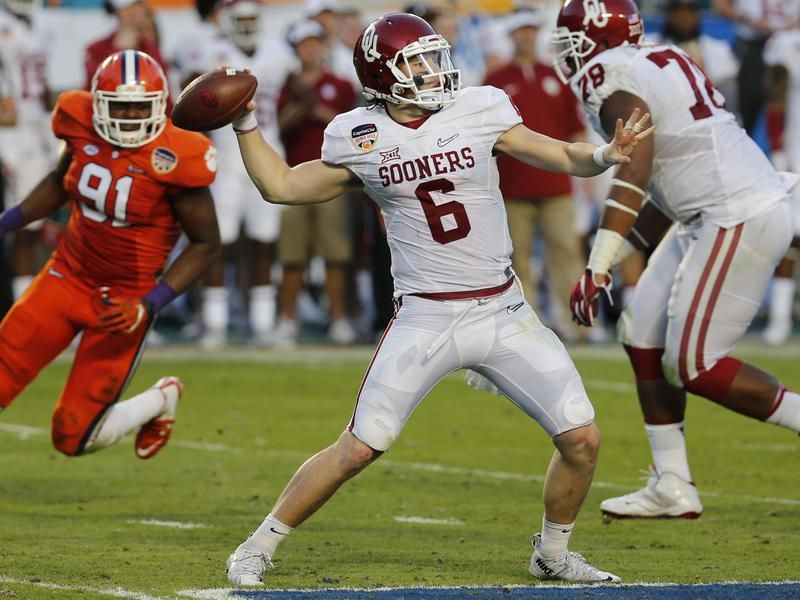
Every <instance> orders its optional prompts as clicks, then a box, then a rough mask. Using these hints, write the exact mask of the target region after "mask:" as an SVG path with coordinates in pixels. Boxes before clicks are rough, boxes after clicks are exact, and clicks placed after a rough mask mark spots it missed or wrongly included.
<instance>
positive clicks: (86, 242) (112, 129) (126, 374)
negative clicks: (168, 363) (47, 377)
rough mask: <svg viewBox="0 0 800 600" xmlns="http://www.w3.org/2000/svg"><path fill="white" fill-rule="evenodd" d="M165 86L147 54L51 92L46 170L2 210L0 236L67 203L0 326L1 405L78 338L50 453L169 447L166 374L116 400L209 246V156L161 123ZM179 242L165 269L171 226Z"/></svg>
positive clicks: (205, 148)
mask: <svg viewBox="0 0 800 600" xmlns="http://www.w3.org/2000/svg"><path fill="white" fill-rule="evenodd" d="M167 94H168V91H167V84H166V80H165V78H164V74H163V72H162V71H161V68H160V67H159V66H158V64H157V63H156V62H155V61H154V60H153V59H152V58H151V57H149V56H148V55H147V54H144V53H143V52H138V51H135V50H123V51H121V52H117V53H116V54H113V55H111V56H110V57H108V58H107V59H106V60H105V62H103V64H102V65H101V66H100V67H99V68H98V70H97V72H96V73H95V75H94V78H93V80H92V91H91V93H89V92H84V91H70V92H65V93H64V94H62V95H61V96H60V97H59V99H58V102H57V104H56V107H55V110H54V112H53V118H52V126H53V132H54V133H55V135H56V137H58V138H60V139H62V140H63V141H64V142H65V144H64V150H63V151H62V152H61V156H60V158H59V161H58V164H57V165H56V167H55V168H54V169H53V170H52V171H51V172H50V173H48V174H47V175H46V176H45V177H44V179H42V181H41V182H40V183H39V184H38V185H37V186H36V188H35V189H34V190H33V191H32V192H31V193H30V194H29V195H28V196H27V197H26V198H25V199H24V200H23V202H22V203H21V204H19V205H17V206H16V207H14V208H11V209H10V210H8V211H6V212H5V213H3V214H2V215H0V238H2V236H3V234H4V233H7V232H9V231H14V230H16V229H19V228H20V227H24V226H25V224H26V223H29V222H31V221H34V220H36V219H41V218H43V217H45V216H47V215H48V214H50V213H51V212H53V211H54V210H55V209H57V208H58V207H59V206H61V205H63V204H65V203H66V202H70V204H71V208H72V211H71V216H70V219H69V223H68V225H67V229H66V232H65V234H64V236H63V237H62V239H61V240H60V242H59V244H58V247H57V248H56V250H55V252H54V253H53V255H52V256H51V257H50V260H49V261H48V262H47V264H46V265H45V266H44V268H43V269H42V271H41V272H40V273H39V274H38V276H37V277H36V279H35V280H34V282H33V283H32V284H31V286H30V287H29V288H28V290H27V291H26V292H25V294H24V295H23V296H22V297H21V298H20V299H19V301H18V302H17V303H16V304H15V305H14V307H13V308H12V309H11V311H10V312H9V313H8V315H6V317H5V319H4V320H3V321H2V323H0V410H1V409H3V408H5V407H7V406H8V405H9V404H11V402H12V401H13V400H14V398H15V397H16V396H17V395H18V394H19V393H20V392H21V391H22V390H23V389H24V388H25V386H26V385H27V384H28V383H29V382H30V381H32V380H33V379H34V377H36V375H37V374H38V373H39V371H40V370H41V369H42V368H43V367H44V366H45V365H47V364H48V363H50V361H52V360H53V359H54V358H55V357H56V356H58V354H60V353H61V351H62V350H64V349H65V348H66V347H67V346H68V345H69V344H70V342H71V341H72V340H73V338H74V337H75V336H76V335H77V334H78V333H80V332H83V336H82V339H81V341H80V344H79V346H78V349H77V351H76V353H75V360H74V362H73V366H72V371H71V373H70V376H69V378H68V380H67V383H66V385H65V387H64V390H63V391H62V393H61V397H60V398H59V400H58V404H57V406H56V409H55V412H54V413H53V419H52V439H53V445H54V446H55V447H56V449H57V450H59V451H60V452H62V453H64V454H66V455H68V456H77V455H79V454H83V453H85V452H91V451H95V450H99V449H101V448H105V447H107V446H110V445H111V444H113V443H115V442H116V441H118V440H119V439H121V438H122V437H123V436H124V435H125V434H127V433H128V432H130V431H133V430H136V429H138V434H137V436H136V444H135V450H136V454H137V456H139V458H150V457H151V456H153V455H155V454H156V453H157V452H158V451H159V450H160V449H161V448H162V447H163V446H164V444H165V443H166V442H167V439H168V438H169V435H170V433H171V431H172V426H173V422H174V416H175V409H176V405H177V402H178V399H179V398H180V395H181V392H182V387H183V386H182V383H181V381H180V380H179V379H178V378H176V377H165V378H162V379H160V380H159V381H157V382H156V383H155V384H154V385H153V387H151V388H150V389H148V390H146V391H144V392H143V393H141V394H139V395H137V396H134V397H133V398H130V399H128V400H125V401H123V402H117V400H118V399H119V398H120V395H121V394H122V392H123V390H124V389H125V387H126V385H127V384H128V382H129V381H130V379H131V377H132V375H133V373H134V370H135V368H136V365H137V362H138V358H139V355H140V352H141V350H142V347H143V344H144V339H145V336H146V335H147V332H148V330H149V328H150V325H151V324H152V323H153V320H154V318H155V315H156V314H157V313H158V311H159V310H161V309H162V308H163V307H164V306H165V305H166V304H167V303H169V302H170V301H171V300H172V299H173V298H174V297H175V296H176V295H177V294H180V293H181V292H183V291H184V290H185V289H186V288H187V287H188V286H189V285H190V284H191V283H192V282H194V281H195V280H196V279H197V278H198V277H200V275H201V274H202V273H203V272H204V271H205V270H206V268H207V267H208V265H209V264H210V263H211V262H212V261H213V260H214V259H215V258H216V256H217V254H218V252H219V247H220V244H219V230H218V227H217V220H216V214H215V212H214V204H213V201H212V198H211V193H210V192H209V189H208V186H209V184H210V183H211V182H212V181H213V180H214V174H215V171H216V151H215V149H214V147H213V146H212V144H211V143H210V142H209V141H208V139H207V138H206V137H204V136H203V135H201V134H198V133H191V132H188V131H184V130H181V129H178V128H176V127H175V126H173V125H172V123H171V122H170V121H169V119H168V118H167V117H166V101H167ZM181 230H183V232H184V233H185V234H186V236H187V237H188V239H189V245H188V246H187V247H186V249H185V250H184V251H183V252H182V253H181V255H180V256H179V257H178V258H177V259H176V260H175V261H174V262H173V263H172V264H171V266H170V267H169V268H168V269H167V270H166V272H164V273H163V275H162V271H163V269H164V266H165V263H166V260H167V257H168V255H169V253H170V251H171V250H172V248H173V246H174V245H175V242H176V240H177V239H178V236H179V234H180V231H181Z"/></svg>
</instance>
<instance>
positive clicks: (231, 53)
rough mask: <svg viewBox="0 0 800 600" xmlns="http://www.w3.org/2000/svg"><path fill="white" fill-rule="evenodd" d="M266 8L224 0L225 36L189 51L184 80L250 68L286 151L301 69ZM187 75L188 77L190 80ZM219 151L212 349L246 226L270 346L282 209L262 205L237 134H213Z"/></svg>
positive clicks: (208, 300)
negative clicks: (282, 100) (289, 96)
mask: <svg viewBox="0 0 800 600" xmlns="http://www.w3.org/2000/svg"><path fill="white" fill-rule="evenodd" d="M264 10H265V9H264V6H263V5H262V4H261V2H260V1H258V0H224V1H223V2H222V3H221V4H220V6H219V8H218V10H217V23H218V25H219V31H218V33H217V35H216V36H214V37H212V38H211V39H207V38H206V39H202V40H198V42H199V44H198V46H197V47H195V49H194V50H193V51H192V52H184V53H183V54H184V61H183V62H184V64H183V69H184V71H185V75H187V76H188V75H191V74H199V73H202V72H205V71H209V70H211V69H214V68H216V67H219V66H221V65H224V64H230V65H236V66H237V67H239V68H247V69H249V70H250V71H251V72H252V73H253V74H254V75H255V76H256V77H257V78H258V81H259V85H258V90H257V91H256V97H255V102H256V112H257V113H258V122H259V127H260V129H261V132H262V134H263V135H264V136H265V137H266V139H267V140H268V141H269V143H270V145H271V146H272V147H273V148H275V149H276V150H278V151H279V152H281V153H282V152H283V148H282V146H281V144H280V139H279V131H278V116H277V106H278V97H279V95H280V91H281V88H282V87H283V84H284V82H285V81H286V77H287V75H288V74H289V71H290V69H291V68H292V66H293V64H294V62H293V61H294V58H293V57H292V56H291V55H290V54H289V48H288V46H287V44H286V43H284V42H282V41H279V40H277V39H275V38H273V37H270V36H268V35H267V34H266V32H265V31H264V30H263V18H264V14H263V11H264ZM187 78H188V77H187ZM213 138H214V144H215V145H216V146H217V148H218V149H219V171H218V173H217V179H216V181H215V182H214V183H213V184H212V186H211V187H212V192H213V195H214V203H215V204H216V209H217V218H218V219H219V229H220V236H221V239H222V244H223V248H224V249H225V250H224V252H223V257H222V258H221V259H220V260H219V261H218V262H217V264H216V265H215V266H214V267H213V268H212V269H211V271H210V272H209V275H208V278H207V285H206V288H205V290H204V292H203V309H202V314H203V326H204V330H205V332H204V335H203V337H202V338H201V344H202V345H203V346H204V347H205V348H207V349H213V348H219V347H221V346H224V345H225V343H226V341H227V330H228V306H229V303H228V298H227V290H226V289H225V287H224V283H225V282H224V265H225V260H226V258H228V259H229V258H230V257H231V253H232V246H233V244H234V242H236V240H237V239H238V238H239V233H240V231H241V230H242V229H243V230H244V235H245V237H246V239H247V240H248V244H249V250H248V254H249V259H250V266H251V272H250V277H249V282H250V286H249V289H250V297H249V311H248V312H249V321H250V328H251V331H252V333H253V339H254V340H255V341H256V342H257V343H265V340H267V339H268V338H269V334H270V332H271V331H272V329H273V326H274V323H275V316H276V312H277V306H276V291H275V287H274V286H273V285H272V283H271V277H270V271H271V269H272V261H273V258H274V254H275V243H276V241H277V239H278V233H279V232H280V221H281V218H280V207H278V206H275V205H272V204H268V203H266V202H264V201H262V200H261V197H260V196H259V194H258V191H257V190H255V189H254V188H253V186H252V184H251V182H250V178H249V177H248V176H247V172H246V171H245V169H244V166H243V165H242V161H241V159H240V158H239V155H238V154H239V153H238V151H237V149H236V140H235V136H233V135H231V132H230V131H227V130H226V131H219V132H215V133H214V134H213Z"/></svg>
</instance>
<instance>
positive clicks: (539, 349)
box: [228, 13, 652, 585]
mask: <svg viewBox="0 0 800 600" xmlns="http://www.w3.org/2000/svg"><path fill="white" fill-rule="evenodd" d="M353 61H354V64H355V66H356V71H357V72H358V74H359V78H360V80H361V83H362V85H363V86H364V95H365V97H366V99H367V101H368V102H369V103H370V104H372V106H371V107H370V108H357V109H355V110H352V111H350V112H348V113H344V114H342V115H339V116H337V117H336V118H335V119H334V120H333V121H331V123H330V124H329V125H328V127H327V129H326V132H325V141H324V144H323V147H322V159H321V160H316V161H312V162H307V163H302V164H300V165H298V166H296V167H294V168H291V169H290V168H289V167H288V166H287V165H286V164H285V163H284V162H283V161H282V160H281V158H280V156H279V155H278V154H277V153H276V152H275V151H274V150H273V149H272V148H271V147H270V146H269V145H268V144H267V143H266V142H265V140H264V138H263V137H262V136H261V135H259V134H258V124H257V120H256V118H255V115H253V114H252V113H249V114H246V115H244V116H243V117H241V118H240V119H238V120H237V121H234V124H233V126H234V129H235V130H236V132H237V134H238V139H239V146H240V150H241V153H242V157H243V160H244V162H245V165H246V167H247V170H248V172H249V173H250V176H251V177H252V178H253V182H254V183H255V184H256V186H257V187H258V189H259V190H260V192H261V194H262V196H263V197H264V199H265V200H267V201H269V202H276V203H282V204H305V203H316V202H325V201H328V200H331V199H333V198H335V197H337V196H339V195H341V194H342V193H344V192H345V191H347V190H348V189H349V188H351V187H363V189H364V190H366V191H367V193H368V194H369V195H370V196H371V197H372V198H373V199H374V200H375V202H376V203H377V204H378V205H379V206H380V208H381V211H382V213H383V217H384V220H385V222H386V234H387V238H388V241H389V246H390V248H391V254H392V274H393V275H394V281H395V301H396V307H397V310H396V315H395V318H394V319H393V320H392V322H391V323H390V325H389V326H388V328H387V329H386V332H385V333H384V336H383V338H382V339H381V342H380V344H379V345H378V349H377V350H376V353H375V356H374V357H373V359H372V362H371V364H370V366H369V368H368V370H367V373H366V375H365V377H364V380H363V383H362V385H361V389H360V391H359V393H358V397H357V401H356V407H355V410H354V412H353V415H352V418H351V419H350V422H349V424H348V426H347V428H346V430H345V431H344V432H343V433H342V435H341V436H340V437H339V439H338V440H337V441H336V442H335V443H334V444H333V445H332V446H330V447H328V448H327V449H325V450H323V451H321V452H320V453H318V454H316V455H315V456H314V457H312V458H311V459H309V460H308V461H307V462H306V463H305V464H304V465H303V466H302V467H300V469H299V470H298V471H297V473H296V474H295V475H294V477H293V478H292V480H291V481H290V482H289V484H288V485H287V486H286V488H285V489H284V491H283V493H282V494H281V496H280V497H279V498H278V500H277V503H276V504H275V506H274V508H273V509H272V512H271V513H270V514H269V515H268V516H267V518H266V519H265V520H264V522H263V523H262V524H261V525H260V526H259V528H258V529H257V531H255V532H254V533H253V535H252V536H250V538H249V539H248V540H246V541H245V542H244V543H242V544H241V545H240V546H239V547H238V548H237V549H236V551H235V552H234V553H233V554H232V555H231V556H230V558H229V560H228V578H229V580H230V581H231V582H232V583H234V584H236V585H261V583H262V578H263V574H264V571H265V569H266V568H267V567H268V566H270V564H271V558H272V556H273V553H274V551H275V548H276V547H277V545H278V544H279V543H280V541H281V540H283V539H284V538H285V537H286V535H288V534H289V532H291V531H292V529H293V528H294V527H296V526H298V525H299V524H300V523H302V522H303V521H305V520H306V519H307V518H308V517H310V516H311V515H312V514H313V513H314V512H315V511H316V510H317V509H318V508H319V507H320V506H322V505H323V504H324V503H325V502H326V501H327V500H328V499H329V498H330V497H331V496H332V495H333V494H334V492H335V491H336V490H337V489H338V488H339V486H340V485H342V484H343V483H344V482H345V481H346V480H348V479H350V478H351V477H353V476H355V475H356V474H357V473H358V472H360V471H361V470H362V469H363V468H364V467H366V466H367V465H369V464H370V463H371V462H372V461H374V460H376V459H377V458H378V457H379V456H380V455H381V454H383V453H384V452H385V451H386V450H388V449H389V447H390V446H391V445H392V443H393V442H394V441H395V440H396V439H397V437H398V435H399V434H400V432H401V430H402V429H403V426H404V425H405V423H406V421H407V420H408V418H409V417H410V416H411V413H412V412H413V411H414V409H415V408H416V407H417V406H418V405H419V403H420V402H421V401H422V399H423V398H424V397H425V395H426V394H427V393H428V392H429V391H430V390H431V389H432V388H433V386H434V385H436V383H437V382H438V381H440V380H441V379H442V378H443V377H445V376H446V375H447V374H448V373H450V372H452V371H455V370H457V369H461V368H470V369H474V370H475V371H478V372H479V373H480V374H482V375H483V376H484V377H486V378H488V379H489V380H491V382H492V383H494V384H495V385H496V386H497V387H498V388H499V389H500V390H502V391H503V392H504V393H505V394H506V395H507V396H508V397H509V398H510V399H511V400H512V402H514V403H515V404H516V405H517V406H519V407H520V408H521V409H522V410H523V411H524V412H525V413H526V414H527V415H528V416H530V417H531V418H533V419H535V420H536V421H537V422H538V423H539V424H540V425H541V426H542V427H543V428H544V429H545V430H546V431H547V432H548V433H549V434H550V436H551V437H552V439H553V443H554V444H555V447H556V452H555V455H554V457H553V460H552V462H551V463H550V468H549V470H548V473H547V477H546V483H545V490H544V503H545V510H544V522H543V531H542V533H541V535H536V536H534V552H533V556H532V558H531V563H530V572H531V573H532V574H533V575H535V576H536V577H539V578H542V579H565V580H570V581H587V582H600V581H618V580H619V578H617V577H616V576H614V575H612V574H610V573H606V572H603V571H599V570H598V569H596V568H594V567H592V566H591V565H589V564H588V563H586V562H585V561H584V560H583V559H582V557H580V555H578V554H576V553H574V552H569V551H568V550H567V541H568V539H569V536H570V533H571V532H572V529H573V525H574V522H575V518H576V516H577V513H578V510H579V508H580V505H581V503H582V501H583V498H584V497H585V494H586V492H587V491H588V489H589V485H590V482H591V479H592V473H593V471H594V465H595V461H596V458H597V450H598V444H599V441H600V437H599V430H598V429H597V426H596V425H595V424H594V409H593V408H592V404H591V402H590V401H589V398H588V397H587V395H586V391H585V390H584V387H583V384H582V382H581V378H580V376H579V375H578V372H577V371H576V370H575V366H574V365H573V363H572V361H571V359H570V357H569V355H568V354H567V352H566V350H565V349H564V346H563V345H562V344H561V342H560V341H559V340H558V338H557V337H556V336H555V334H554V333H553V332H552V331H550V330H549V329H547V328H546V327H544V326H543V325H542V324H541V322H540V321H539V319H538V317H537V316H536V314H535V313H534V312H533V310H532V309H531V307H530V306H529V305H528V304H527V303H526V302H525V299H524V297H523V295H522V293H521V291H520V289H519V286H518V285H515V278H514V274H513V272H512V271H511V269H510V265H511V260H510V255H511V242H510V238H509V233H508V226H507V223H506V213H505V209H504V206H503V198H502V197H501V195H500V191H499V187H498V174H497V166H496V161H495V154H496V153H498V152H505V153H507V154H510V155H512V156H514V157H516V158H518V159H520V160H522V161H524V162H526V163H528V164H531V165H534V166H537V167H541V168H546V169H551V170H556V171H563V172H567V173H571V174H574V175H580V176H584V177H587V176H592V175H597V174H598V173H601V172H602V171H604V170H605V169H606V168H607V167H610V166H612V164H615V163H625V162H627V161H628V160H630V157H629V156H628V155H629V154H630V153H631V152H632V151H633V149H634V146H635V145H636V144H637V143H638V142H639V140H640V139H642V138H645V137H646V136H648V135H649V134H650V133H651V132H652V129H651V128H647V129H645V124H646V123H647V121H648V116H647V115H644V116H642V118H641V119H639V118H638V117H639V112H638V111H635V112H634V113H633V114H632V115H630V119H629V121H628V126H627V128H626V129H625V130H624V131H623V123H622V121H620V122H619V123H617V130H616V135H615V137H614V139H613V140H612V142H611V143H610V144H607V145H604V146H595V145H592V144H585V143H573V144H568V143H565V142H561V141H559V140H555V139H552V138H548V137H545V136H542V135H540V134H537V133H535V132H533V131H531V130H529V129H527V128H526V127H524V126H523V125H522V124H521V121H522V120H521V118H520V116H519V114H518V113H517V111H516V109H515V108H514V106H513V105H512V104H511V101H510V99H509V98H508V96H507V95H506V94H505V92H503V91H502V90H498V89H496V88H493V87H471V88H464V89H460V88H461V85H460V74H459V72H458V71H457V70H456V69H454V68H453V66H452V62H451V60H450V54H449V44H448V43H447V41H446V40H445V39H444V38H443V37H441V36H440V35H438V34H437V33H436V32H435V31H434V30H433V29H432V28H431V27H430V25H428V24H427V23H426V22H425V21H423V20H422V19H420V18H419V17H416V16H414V15H409V14H405V13H401V14H391V15H387V16H385V17H382V18H380V19H378V20H377V21H375V22H373V23H372V24H370V25H369V26H368V27H367V28H366V29H365V30H364V32H363V33H362V34H361V38H360V39H359V41H358V43H357V44H356V47H355V50H354V57H353ZM249 108H250V109H251V110H252V108H254V106H253V105H252V103H251V106H250V107H249ZM633 128H636V129H637V131H639V132H640V133H638V134H634V133H633V132H632V129H633Z"/></svg>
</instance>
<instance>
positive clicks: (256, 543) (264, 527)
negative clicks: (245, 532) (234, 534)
mask: <svg viewBox="0 0 800 600" xmlns="http://www.w3.org/2000/svg"><path fill="white" fill-rule="evenodd" d="M292 530H293V528H292V527H289V526H288V525H284V524H283V523H281V522H280V521H278V519H276V518H275V517H273V516H272V513H269V514H268V515H267V518H266V519H264V522H263V523H261V525H259V526H258V529H256V530H255V531H254V532H253V535H251V536H250V537H249V538H248V539H247V540H246V541H245V542H244V544H243V545H244V546H247V547H248V548H252V549H254V550H258V551H260V552H263V553H264V554H266V555H267V556H269V557H270V558H272V556H273V555H274V554H275V549H276V548H277V547H278V545H279V544H280V543H281V542H282V541H283V540H284V539H286V536H288V535H289V534H290V533H292Z"/></svg>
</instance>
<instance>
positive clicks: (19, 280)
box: [11, 275, 33, 300]
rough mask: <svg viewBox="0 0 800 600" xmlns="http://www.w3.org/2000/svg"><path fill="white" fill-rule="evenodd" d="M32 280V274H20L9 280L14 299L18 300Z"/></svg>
mask: <svg viewBox="0 0 800 600" xmlns="http://www.w3.org/2000/svg"><path fill="white" fill-rule="evenodd" d="M32 282H33V275H20V276H18V277H14V279H12V280H11V291H12V292H13V293H14V300H19V298H20V296H22V294H24V293H25V290H27V289H28V287H29V286H30V284H31V283H32Z"/></svg>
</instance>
